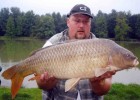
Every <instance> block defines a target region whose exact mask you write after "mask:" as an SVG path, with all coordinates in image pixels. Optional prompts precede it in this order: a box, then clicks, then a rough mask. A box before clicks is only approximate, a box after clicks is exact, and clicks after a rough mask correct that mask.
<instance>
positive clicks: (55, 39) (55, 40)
mask: <svg viewBox="0 0 140 100" xmlns="http://www.w3.org/2000/svg"><path fill="white" fill-rule="evenodd" d="M62 34H63V33H62V32H61V33H58V34H55V35H54V36H52V37H51V38H50V39H49V40H47V41H46V43H45V44H44V45H43V47H42V48H44V47H47V46H50V45H53V44H56V43H59V42H60V40H61V38H62V36H63V35H62Z"/></svg>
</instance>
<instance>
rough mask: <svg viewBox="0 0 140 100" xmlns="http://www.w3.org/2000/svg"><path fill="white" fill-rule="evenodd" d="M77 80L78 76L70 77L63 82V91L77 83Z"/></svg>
mask: <svg viewBox="0 0 140 100" xmlns="http://www.w3.org/2000/svg"><path fill="white" fill-rule="evenodd" d="M79 80H80V78H72V79H69V80H67V81H66V83H65V92H67V91H69V90H71V89H72V88H74V87H75V86H76V85H77V84H78V82H79Z"/></svg>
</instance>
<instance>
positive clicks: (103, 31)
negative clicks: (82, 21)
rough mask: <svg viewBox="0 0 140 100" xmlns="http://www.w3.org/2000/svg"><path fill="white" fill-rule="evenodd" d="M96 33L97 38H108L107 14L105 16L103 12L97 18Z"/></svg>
mask: <svg viewBox="0 0 140 100" xmlns="http://www.w3.org/2000/svg"><path fill="white" fill-rule="evenodd" d="M95 33H96V34H97V37H107V20H106V14H103V13H102V12H101V11H99V12H98V14H97V16H96V18H95Z"/></svg>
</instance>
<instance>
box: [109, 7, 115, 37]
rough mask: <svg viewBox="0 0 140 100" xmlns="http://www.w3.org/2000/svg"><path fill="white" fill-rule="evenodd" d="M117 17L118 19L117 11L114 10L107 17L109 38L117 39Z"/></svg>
mask: <svg viewBox="0 0 140 100" xmlns="http://www.w3.org/2000/svg"><path fill="white" fill-rule="evenodd" d="M116 17H117V11H116V10H114V9H113V10H112V12H111V13H110V14H108V16H107V30H108V37H109V38H114V37H115V32H114V28H115V26H116Z"/></svg>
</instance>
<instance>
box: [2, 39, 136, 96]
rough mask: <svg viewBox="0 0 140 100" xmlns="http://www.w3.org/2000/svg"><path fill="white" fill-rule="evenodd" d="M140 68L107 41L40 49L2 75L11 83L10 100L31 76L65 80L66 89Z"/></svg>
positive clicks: (120, 48) (118, 48)
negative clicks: (111, 72) (44, 74)
mask: <svg viewBox="0 0 140 100" xmlns="http://www.w3.org/2000/svg"><path fill="white" fill-rule="evenodd" d="M138 64H139V62H138V58H137V57H136V56H134V54H133V53H132V52H130V51H129V50H127V49H125V48H123V47H122V46H119V45H118V44H116V43H115V42H114V41H112V40H109V39H84V40H74V41H71V42H66V43H59V44H56V45H52V46H49V47H46V48H42V49H39V50H38V51H36V52H34V53H33V54H32V55H31V56H29V57H28V58H26V59H25V60H23V61H21V62H20V63H18V64H16V65H14V66H12V67H10V68H9V69H7V70H6V71H4V72H3V73H2V76H3V77H4V78H5V79H11V81H12V86H11V92H12V98H14V97H15V95H16V94H17V92H18V90H19V88H20V87H21V85H22V81H23V79H24V77H26V76H28V75H30V74H36V75H38V76H39V75H41V74H42V73H44V72H45V71H46V72H48V75H49V76H54V77H56V78H58V79H68V80H67V81H66V84H65V89H66V91H68V90H69V89H71V88H72V86H71V85H73V84H74V83H77V82H78V81H79V80H80V79H84V78H94V77H98V76H100V75H103V74H104V73H106V72H107V71H114V70H116V71H118V70H123V69H128V68H131V67H134V66H137V65H138Z"/></svg>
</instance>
